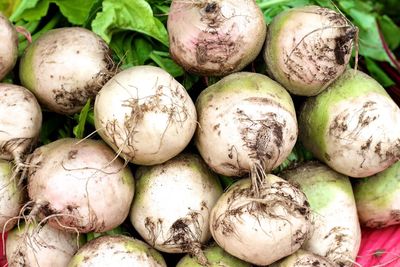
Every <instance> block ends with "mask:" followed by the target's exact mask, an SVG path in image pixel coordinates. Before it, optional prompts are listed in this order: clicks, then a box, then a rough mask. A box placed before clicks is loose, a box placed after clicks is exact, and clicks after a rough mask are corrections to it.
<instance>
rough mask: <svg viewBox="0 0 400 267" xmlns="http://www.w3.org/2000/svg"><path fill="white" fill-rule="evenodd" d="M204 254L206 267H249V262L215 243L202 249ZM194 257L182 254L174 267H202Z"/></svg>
mask: <svg viewBox="0 0 400 267" xmlns="http://www.w3.org/2000/svg"><path fill="white" fill-rule="evenodd" d="M204 256H205V257H206V258H207V261H208V265H207V266H208V267H250V266H251V265H250V263H247V262H244V261H242V260H240V259H238V258H236V257H234V256H232V255H230V254H228V253H227V252H226V251H224V250H223V249H222V248H221V247H219V246H217V245H212V246H210V247H208V248H207V249H205V250H204ZM203 266H204V265H201V264H200V263H199V262H198V260H197V259H196V258H195V257H192V256H191V255H186V256H184V257H183V258H182V259H181V260H180V261H179V262H178V264H177V265H176V267H203Z"/></svg>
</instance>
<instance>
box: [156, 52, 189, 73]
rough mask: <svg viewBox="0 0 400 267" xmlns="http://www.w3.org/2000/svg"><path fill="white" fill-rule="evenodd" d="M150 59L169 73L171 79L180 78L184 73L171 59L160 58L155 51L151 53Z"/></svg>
mask: <svg viewBox="0 0 400 267" xmlns="http://www.w3.org/2000/svg"><path fill="white" fill-rule="evenodd" d="M150 58H151V59H152V60H153V61H154V62H155V63H156V64H157V65H158V66H160V67H161V68H163V69H164V70H165V71H167V72H169V74H171V75H172V76H173V77H178V76H182V75H183V74H184V73H185V71H184V70H183V69H182V67H181V66H179V65H178V64H176V63H175V62H174V61H173V60H172V59H171V58H168V57H162V56H160V55H158V54H157V53H156V51H153V52H151V54H150Z"/></svg>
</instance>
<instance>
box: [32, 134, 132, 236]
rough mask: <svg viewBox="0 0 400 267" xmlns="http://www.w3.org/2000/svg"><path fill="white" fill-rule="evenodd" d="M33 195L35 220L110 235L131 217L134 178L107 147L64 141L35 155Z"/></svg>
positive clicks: (82, 141)
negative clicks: (108, 233)
mask: <svg viewBox="0 0 400 267" xmlns="http://www.w3.org/2000/svg"><path fill="white" fill-rule="evenodd" d="M30 165H31V167H30V168H29V171H28V194H29V197H30V198H31V200H32V201H33V202H34V203H35V204H34V206H33V208H32V211H31V213H33V215H32V214H31V216H34V215H36V214H35V213H37V215H38V216H39V217H40V218H42V219H43V218H44V219H45V220H46V219H48V222H49V224H50V225H51V226H53V227H55V228H59V229H62V230H67V231H79V232H82V233H87V232H92V231H93V232H105V231H108V230H111V229H113V228H115V227H117V226H118V225H120V224H121V223H122V222H123V221H124V220H125V218H126V217H127V216H128V213H129V209H130V205H131V202H132V199H133V195H134V181H133V177H132V174H131V172H130V170H129V168H128V167H126V166H125V165H124V162H123V161H122V160H121V159H119V158H116V157H115V154H114V151H113V150H112V149H111V148H109V147H108V146H106V145H105V144H104V143H103V142H101V141H95V140H90V139H86V140H78V139H72V138H68V139H59V140H57V141H55V142H52V143H50V144H47V145H44V146H42V147H39V148H37V149H36V150H35V151H34V152H33V153H32V155H31V160H30Z"/></svg>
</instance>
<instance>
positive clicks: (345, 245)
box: [280, 162, 361, 267]
mask: <svg viewBox="0 0 400 267" xmlns="http://www.w3.org/2000/svg"><path fill="white" fill-rule="evenodd" d="M280 175H281V176H282V177H284V178H286V179H288V181H289V182H291V183H293V184H295V185H298V186H300V189H301V190H302V191H303V192H304V193H305V194H306V196H307V199H308V201H309V203H310V207H311V210H312V216H313V219H312V222H313V225H312V229H311V234H310V236H309V238H308V239H307V240H306V241H305V242H304V244H303V246H302V247H303V248H304V249H305V250H307V251H310V252H313V253H315V254H318V255H321V256H323V257H326V258H328V259H329V260H331V261H332V262H333V263H334V264H335V266H341V267H343V266H348V267H351V266H353V264H354V262H355V258H356V256H357V252H358V249H359V247H360V242H361V230H360V223H359V222H358V217H357V209H356V204H355V201H354V195H353V190H352V188H351V184H350V181H349V178H348V177H346V176H344V175H342V174H339V173H337V172H335V171H333V170H332V169H330V168H328V167H327V166H325V165H323V164H321V163H318V162H308V163H305V164H303V165H300V166H298V167H297V168H295V169H292V170H289V171H286V172H283V173H281V174H280Z"/></svg>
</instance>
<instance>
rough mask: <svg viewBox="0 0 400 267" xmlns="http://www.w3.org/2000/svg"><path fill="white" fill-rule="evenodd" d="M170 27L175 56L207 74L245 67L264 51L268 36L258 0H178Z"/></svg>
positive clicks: (218, 74)
mask: <svg viewBox="0 0 400 267" xmlns="http://www.w3.org/2000/svg"><path fill="white" fill-rule="evenodd" d="M167 26H168V33H169V39H170V53H171V56H172V58H173V59H175V61H176V62H178V63H179V64H180V65H182V66H183V67H184V68H185V69H186V70H187V71H189V72H192V73H196V74H201V75H206V76H223V75H227V74H230V73H233V72H236V71H239V70H241V69H243V68H244V67H245V66H246V65H248V64H249V63H250V62H252V61H253V60H254V59H255V58H256V57H257V55H258V54H259V53H260V51H261V49H262V46H263V44H264V41H265V35H266V23H265V21H264V16H263V14H262V12H261V10H260V8H259V7H258V6H257V4H256V2H255V1H254V0H201V1H185V0H174V1H172V4H171V8H170V12H169V15H168V25H167Z"/></svg>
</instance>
